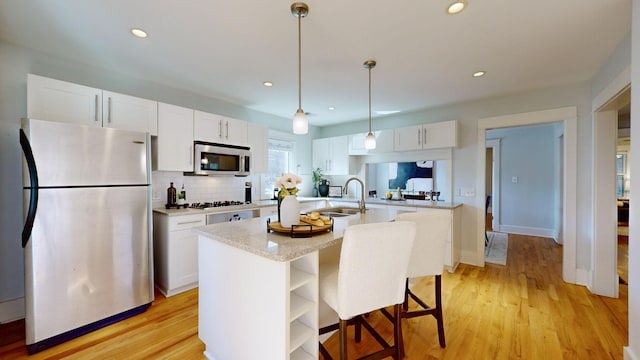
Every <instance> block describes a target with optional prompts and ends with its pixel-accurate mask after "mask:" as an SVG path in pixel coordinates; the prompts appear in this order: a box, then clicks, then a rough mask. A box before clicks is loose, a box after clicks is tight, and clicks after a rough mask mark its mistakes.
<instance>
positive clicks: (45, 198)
mask: <svg viewBox="0 0 640 360" xmlns="http://www.w3.org/2000/svg"><path fill="white" fill-rule="evenodd" d="M20 144H21V146H22V149H23V153H24V161H23V182H24V191H23V196H24V212H25V226H24V229H23V232H22V246H23V247H24V257H25V258H24V264H25V304H26V314H25V315H26V316H25V320H26V343H27V348H28V351H29V352H30V353H35V352H38V351H40V350H43V349H46V348H48V347H51V346H53V345H56V344H59V343H61V342H64V341H67V340H69V339H72V338H74V337H77V336H80V335H83V334H86V333H88V332H90V331H93V330H95V329H97V328H100V327H103V326H106V325H109V324H112V323H114V322H116V321H119V320H122V319H125V318H127V317H130V316H133V315H135V314H138V313H141V312H144V311H145V310H146V309H147V308H148V307H149V306H150V305H151V302H152V301H153V263H152V261H153V255H152V254H153V253H152V251H153V249H152V236H151V235H152V223H151V222H152V217H151V211H152V209H151V165H150V149H151V147H150V137H149V135H148V134H146V133H140V132H134V131H124V130H116V129H106V128H97V127H90V126H82V125H77V124H67V123H60V122H50V121H42V120H34V119H23V120H22V128H21V130H20Z"/></svg>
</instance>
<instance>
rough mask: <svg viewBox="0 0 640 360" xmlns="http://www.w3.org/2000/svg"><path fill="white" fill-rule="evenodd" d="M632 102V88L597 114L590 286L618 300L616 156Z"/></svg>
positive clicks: (594, 114)
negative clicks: (622, 116)
mask: <svg viewBox="0 0 640 360" xmlns="http://www.w3.org/2000/svg"><path fill="white" fill-rule="evenodd" d="M630 102H631V86H630V85H628V86H625V87H624V88H623V89H622V90H621V91H620V92H619V93H617V94H616V95H615V96H614V97H612V98H610V99H609V100H608V101H607V102H606V103H604V104H602V105H601V106H600V107H598V108H597V109H595V110H594V112H593V138H594V141H593V174H594V179H593V189H592V193H593V194H594V195H593V222H592V223H593V248H592V251H591V264H592V271H591V272H590V274H589V282H588V284H587V287H588V288H589V290H590V291H591V292H593V293H596V294H599V295H604V296H610V297H614V298H617V297H618V296H619V293H618V290H619V288H620V287H619V284H618V283H619V280H618V268H617V265H618V236H617V217H616V210H617V204H616V203H617V196H616V178H615V173H616V165H615V161H614V159H615V154H616V145H617V139H618V110H619V109H620V108H621V107H622V106H624V105H626V104H629V103H630Z"/></svg>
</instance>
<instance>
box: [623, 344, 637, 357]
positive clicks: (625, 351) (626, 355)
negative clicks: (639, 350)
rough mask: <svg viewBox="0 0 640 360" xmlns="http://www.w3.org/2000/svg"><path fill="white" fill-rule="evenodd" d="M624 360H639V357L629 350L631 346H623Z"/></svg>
mask: <svg viewBox="0 0 640 360" xmlns="http://www.w3.org/2000/svg"><path fill="white" fill-rule="evenodd" d="M623 349H624V360H640V357H639V356H636V354H635V353H634V352H633V350H632V349H631V346H625V347H624V348H623Z"/></svg>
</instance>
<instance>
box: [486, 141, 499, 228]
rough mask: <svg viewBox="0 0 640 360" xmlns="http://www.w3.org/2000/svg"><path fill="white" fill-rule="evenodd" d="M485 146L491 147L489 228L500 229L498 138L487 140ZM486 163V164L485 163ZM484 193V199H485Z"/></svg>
mask: <svg viewBox="0 0 640 360" xmlns="http://www.w3.org/2000/svg"><path fill="white" fill-rule="evenodd" d="M487 148H492V149H493V166H492V170H491V171H492V173H491V177H492V178H493V184H492V185H491V193H492V195H491V215H492V216H493V219H492V220H491V228H492V229H493V230H494V231H500V189H501V187H500V139H490V140H487ZM485 165H486V164H485ZM486 196H487V195H486V194H485V199H486Z"/></svg>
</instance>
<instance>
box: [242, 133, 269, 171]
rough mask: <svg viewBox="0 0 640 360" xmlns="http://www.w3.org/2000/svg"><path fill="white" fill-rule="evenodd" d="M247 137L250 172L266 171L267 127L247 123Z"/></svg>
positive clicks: (267, 153)
mask: <svg viewBox="0 0 640 360" xmlns="http://www.w3.org/2000/svg"><path fill="white" fill-rule="evenodd" d="M247 138H248V140H249V141H248V142H249V148H250V149H251V172H252V173H259V174H261V173H266V172H267V170H268V166H269V164H268V162H269V128H267V127H266V126H263V125H259V124H255V123H248V124H247Z"/></svg>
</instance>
